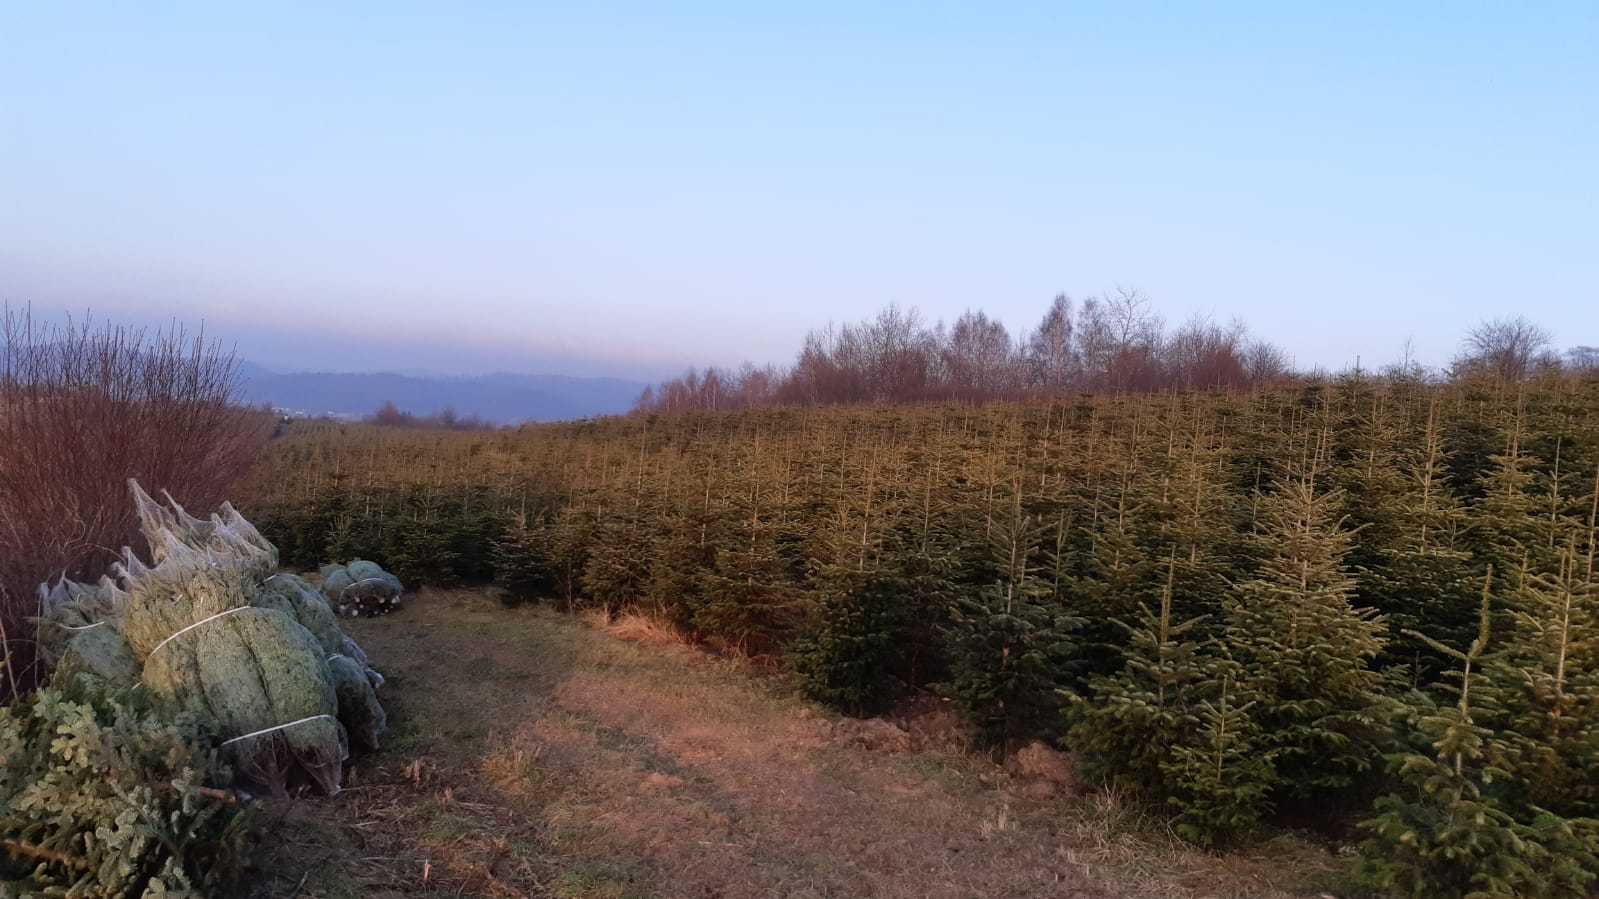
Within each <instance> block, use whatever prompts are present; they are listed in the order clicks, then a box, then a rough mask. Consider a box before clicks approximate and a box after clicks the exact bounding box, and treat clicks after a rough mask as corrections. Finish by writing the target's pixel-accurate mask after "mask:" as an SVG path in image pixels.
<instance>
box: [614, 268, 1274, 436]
mask: <svg viewBox="0 0 1599 899" xmlns="http://www.w3.org/2000/svg"><path fill="white" fill-rule="evenodd" d="M1289 374H1290V366H1289V360H1288V358H1287V356H1286V354H1284V353H1283V352H1282V351H1281V350H1280V349H1278V348H1277V347H1275V346H1272V345H1271V344H1269V343H1266V342H1265V341H1261V340H1257V339H1255V338H1252V337H1251V336H1250V335H1249V331H1248V329H1247V328H1246V327H1245V326H1244V324H1243V323H1242V322H1239V321H1233V322H1231V323H1228V324H1225V325H1223V324H1218V323H1217V322H1214V321H1212V320H1210V319H1208V318H1194V319H1191V320H1189V321H1187V322H1185V323H1183V324H1182V325H1180V326H1178V327H1177V328H1175V329H1168V328H1167V327H1166V324H1165V322H1164V320H1163V319H1162V318H1161V317H1160V316H1159V315H1157V314H1156V313H1155V311H1154V309H1153V308H1152V306H1151V304H1150V302H1149V300H1148V298H1147V297H1145V296H1144V295H1143V294H1141V293H1139V292H1138V291H1136V290H1126V289H1118V290H1117V291H1115V292H1113V293H1111V294H1110V295H1108V296H1104V297H1090V298H1088V299H1085V300H1083V301H1082V302H1081V303H1074V302H1073V301H1072V300H1071V298H1069V297H1067V296H1065V295H1064V294H1062V295H1060V296H1057V297H1056V298H1055V299H1054V301H1053V302H1052V303H1051V304H1050V306H1049V309H1048V310H1047V311H1046V312H1045V313H1044V317H1043V319H1042V320H1041V321H1040V322H1039V323H1038V325H1037V326H1036V327H1035V328H1033V329H1032V330H1031V331H1029V332H1027V333H1026V334H1024V335H1022V336H1021V337H1014V336H1012V334H1011V333H1010V332H1009V331H1008V330H1007V329H1006V327H1005V325H1004V324H1003V323H1001V322H1000V321H999V320H998V319H994V318H991V317H989V316H988V315H987V314H986V313H985V312H982V311H980V310H972V311H968V312H966V313H965V314H963V315H961V316H960V318H958V319H956V320H955V323H954V324H953V325H948V326H946V325H945V324H944V323H942V322H940V323H937V324H933V325H929V324H928V323H927V322H925V321H924V320H923V319H922V317H921V316H920V314H918V312H917V311H916V310H915V309H907V308H902V307H899V306H892V305H891V306H889V307H887V308H885V309H883V310H882V311H881V312H879V313H878V314H877V316H876V317H875V318H872V319H870V320H867V321H864V322H860V323H858V324H846V325H829V326H828V327H826V328H823V329H820V330H817V331H812V332H811V333H810V334H808V335H806V338H805V344H804V346H803V347H802V348H801V350H800V352H799V356H798V358H796V359H795V361H794V363H793V365H791V366H789V367H787V368H783V369H779V368H777V367H774V366H766V367H756V366H752V365H746V366H744V367H743V368H742V369H739V370H737V371H728V370H725V369H719V368H707V369H705V370H704V371H689V372H688V373H687V374H685V375H683V376H682V377H679V378H675V379H673V380H670V381H667V382H665V383H663V384H661V385H660V386H658V387H654V388H651V389H649V390H647V391H645V393H644V395H643V396H641V397H640V398H639V402H638V409H639V410H641V411H662V412H669V411H677V410H684V409H738V408H748V407H754V406H764V405H772V404H783V405H825V404H840V403H905V402H920V401H937V400H956V401H965V402H984V401H990V400H1005V399H1022V398H1026V397H1029V396H1038V395H1051V394H1059V393H1064V392H1069V391H1096V390H1109V391H1150V390H1164V389H1168V388H1173V387H1177V388H1190V389H1234V388H1241V387H1250V386H1254V385H1260V384H1268V383H1273V382H1276V381H1279V380H1282V379H1284V378H1286V377H1288V376H1289Z"/></svg>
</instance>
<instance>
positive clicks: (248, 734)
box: [222, 715, 334, 746]
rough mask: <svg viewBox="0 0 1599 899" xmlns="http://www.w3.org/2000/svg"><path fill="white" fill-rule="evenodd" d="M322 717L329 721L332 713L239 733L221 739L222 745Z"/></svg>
mask: <svg viewBox="0 0 1599 899" xmlns="http://www.w3.org/2000/svg"><path fill="white" fill-rule="evenodd" d="M323 718H326V719H328V720H329V721H332V720H334V718H333V716H332V715H312V716H311V717H309V718H301V719H300V720H299V721H290V722H289V723H288V724H279V725H277V726H276V727H264V728H262V729H260V730H257V731H252V732H250V733H247V734H241V735H239V736H237V737H234V738H233V739H231V740H223V741H222V745H223V746H226V745H228V744H229V743H237V742H239V741H240V740H248V739H250V738H251V737H259V736H261V735H262V734H269V733H272V732H273V731H275V730H283V729H284V728H286V727H293V726H295V725H296V724H304V723H305V722H307V721H318V720H321V719H323Z"/></svg>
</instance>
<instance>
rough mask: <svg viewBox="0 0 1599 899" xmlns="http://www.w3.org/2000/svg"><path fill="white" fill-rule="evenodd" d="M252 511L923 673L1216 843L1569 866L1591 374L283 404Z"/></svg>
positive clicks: (1596, 537)
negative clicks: (484, 421)
mask: <svg viewBox="0 0 1599 899" xmlns="http://www.w3.org/2000/svg"><path fill="white" fill-rule="evenodd" d="M249 505H250V510H249V511H250V514H251V516H252V519H253V520H256V521H258V522H260V523H261V524H262V525H263V526H264V529H265V530H267V532H268V533H269V535H270V536H271V537H272V539H274V540H275V541H277V542H278V544H279V546H280V547H282V549H283V553H284V556H285V559H286V560H287V561H289V562H291V563H292V562H299V563H301V564H305V565H310V564H312V563H314V562H315V561H317V560H321V559H326V558H341V559H342V558H346V557H355V556H363V557H369V558H373V559H375V560H377V561H379V562H380V563H381V564H383V565H385V566H386V567H389V568H391V569H392V570H394V571H396V572H397V573H398V574H399V575H400V576H401V577H402V578H403V579H405V580H406V581H408V582H424V583H434V584H450V583H457V582H463V583H481V582H486V581H490V580H493V581H496V582H497V583H498V584H499V586H500V588H501V591H502V593H503V594H504V595H505V597H506V598H507V600H508V601H511V602H515V601H523V600H526V601H548V602H551V603H555V604H557V605H560V606H564V607H578V606H597V607H603V608H605V609H607V610H610V611H613V612H614V611H617V610H620V609H622V608H624V607H628V608H636V609H640V610H644V611H647V612H648V613H650V614H653V615H655V616H658V617H659V618H661V619H663V620H665V621H669V622H671V623H672V624H673V625H675V626H676V627H677V628H679V629H681V630H682V632H683V633H684V634H685V635H688V636H690V637H692V638H694V639H697V640H701V641H705V642H707V643H711V644H716V645H720V646H724V647H736V648H739V649H742V650H743V651H746V652H750V653H761V654H774V655H779V656H780V657H782V658H783V659H784V660H785V662H786V664H787V665H788V666H789V667H790V669H791V670H792V671H794V672H795V673H796V675H797V678H798V680H799V682H800V683H801V684H802V685H803V687H804V689H805V690H806V691H807V692H808V693H810V694H811V695H812V696H814V697H815V698H817V699H819V700H821V701H823V702H826V703H829V704H831V705H833V706H835V707H837V708H838V709H840V710H843V711H845V712H848V713H851V714H873V713H877V712H879V711H881V710H883V709H886V708H888V707H889V706H891V705H892V704H893V703H895V702H896V701H897V700H899V699H900V698H902V697H903V696H905V695H906V694H907V693H909V692H912V691H921V690H934V691H939V692H942V693H943V694H944V695H946V696H948V697H950V698H951V699H953V700H954V701H955V702H956V703H957V704H958V705H959V707H960V708H961V709H962V710H963V711H964V712H965V714H966V716H967V717H968V719H969V721H970V722H971V724H972V726H973V728H974V730H975V732H976V733H977V734H978V735H979V738H980V739H981V740H982V741H983V742H984V743H985V744H986V745H988V746H990V747H992V748H994V750H995V751H996V752H1001V753H1002V752H1004V751H1005V750H1006V749H1007V748H1009V747H1013V746H1015V745H1017V744H1018V743H1019V742H1020V741H1024V740H1030V739H1036V738H1047V739H1056V740H1059V741H1060V743H1061V745H1063V746H1064V747H1066V748H1069V749H1070V750H1071V751H1073V752H1075V753H1077V754H1078V756H1079V759H1080V760H1081V764H1082V765H1083V766H1084V767H1085V768H1086V769H1087V770H1088V771H1089V772H1091V775H1092V776H1093V777H1095V778H1098V779H1100V780H1101V781H1104V782H1107V783H1114V784H1117V785H1119V786H1121V787H1124V788H1126V789H1128V790H1130V791H1132V792H1133V793H1135V794H1136V795H1137V796H1139V797H1141V799H1142V800H1143V801H1144V802H1146V803H1147V804H1148V805H1149V806H1150V807H1152V808H1157V809H1161V810H1164V812H1165V813H1166V814H1168V815H1169V816H1170V817H1171V819H1172V822H1173V826H1174V828H1175V829H1176V830H1177V832H1178V833H1180V834H1181V835H1183V836H1184V837H1185V838H1187V839H1189V840H1192V841H1194V842H1196V843H1199V844H1202V845H1207V846H1216V847H1222V846H1227V845H1231V844H1235V843H1237V842H1239V841H1241V840H1247V839H1249V838H1250V837H1251V836H1252V835H1255V834H1258V833H1259V832H1260V831H1261V830H1262V828H1263V827H1267V826H1271V825H1281V824H1284V823H1293V824H1295V825H1300V826H1305V825H1308V826H1317V827H1322V828H1325V829H1326V830H1328V831H1330V832H1335V833H1345V834H1347V833H1349V831H1348V830H1345V828H1348V827H1349V826H1351V825H1354V826H1355V828H1356V829H1355V830H1354V831H1353V832H1354V833H1355V834H1357V839H1359V840H1360V841H1361V845H1362V852H1361V858H1362V862H1361V875H1362V877H1364V878H1365V879H1366V881H1367V882H1368V883H1369V884H1370V885H1371V886H1373V887H1374V888H1376V889H1378V890H1381V891H1385V892H1390V893H1398V894H1402V895H1411V896H1455V895H1461V896H1464V895H1482V896H1500V895H1529V896H1530V895H1551V896H1586V895H1588V894H1589V891H1590V890H1592V889H1593V883H1594V880H1595V877H1596V876H1599V858H1596V856H1599V825H1596V823H1595V821H1596V819H1599V707H1596V704H1595V702H1596V699H1599V587H1596V581H1595V571H1594V565H1595V556H1596V545H1599V530H1596V517H1599V384H1596V383H1594V382H1591V381H1590V382H1581V381H1575V380H1551V381H1548V382H1544V383H1536V384H1528V385H1504V384H1475V385H1471V384H1467V385H1460V384H1456V385H1430V384H1423V383H1417V382H1407V381H1394V380H1377V379H1371V378H1366V377H1361V376H1358V375H1356V376H1349V377H1345V378H1342V379H1338V380H1332V381H1328V382H1326V383H1317V384H1311V385H1308V386H1301V387H1296V388H1293V389H1281V390H1272V391H1261V392H1255V393H1249V394H1225V395H1224V394H1203V393H1198V394H1170V395H1158V396H1122V397H1116V396H1083V397H1078V398H1074V399H1070V400H1065V399H1062V400H1057V401H1055V402H1040V403H1033V404H1003V405H991V406H980V407H974V406H954V405H949V406H924V407H917V408H879V409H861V408H851V409H831V410H829V409H803V410H801V409H791V410H783V409H776V410H762V411H749V412H742V413H731V414H690V415H682V416H637V417H631V418H623V419H609V420H600V421H585V422H578V423H570V424H562V425H546V426H527V427H523V428H520V429H516V430H505V431H498V432H486V433H464V434H463V433H448V432H436V431H406V430H400V429H386V428H378V427H372V426H357V425H333V424H326V423H306V424H302V425H299V426H297V427H296V428H295V429H293V430H291V432H290V433H289V434H288V435H287V436H286V437H284V438H282V439H280V440H279V441H278V442H277V443H276V444H275V445H274V447H273V449H272V451H271V453H270V454H269V457H268V459H267V461H266V462H265V463H264V464H263V465H262V467H261V468H260V469H259V470H258V471H257V472H256V474H255V476H254V481H253V486H252V487H251V495H250V496H249Z"/></svg>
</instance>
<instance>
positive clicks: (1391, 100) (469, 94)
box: [0, 0, 1599, 380]
mask: <svg viewBox="0 0 1599 899" xmlns="http://www.w3.org/2000/svg"><path fill="white" fill-rule="evenodd" d="M0 35H3V36H4V37H5V42H6V46H7V53H6V54H5V55H4V56H3V57H0V300H7V301H10V302H12V303H32V304H33V305H34V307H35V308H36V309H37V310H38V311H39V312H40V314H43V315H56V314H59V313H61V312H62V311H64V310H71V311H76V312H81V311H83V310H85V309H88V310H91V311H92V312H93V313H94V314H95V315H96V316H97V317H101V318H109V319H112V320H116V321H126V322H131V323H147V324H148V323H160V322H162V321H166V320H169V319H176V320H179V321H181V322H183V323H184V324H186V325H188V326H191V327H192V326H195V325H198V324H199V323H201V322H202V321H203V322H204V324H205V327H206V328H207V330H208V332H209V333H212V334H214V335H215V336H217V337H219V338H220V339H222V340H223V341H224V342H226V343H229V344H236V345H237V347H238V351H239V354H240V355H241V357H243V358H245V359H248V360H250V361H252V362H255V363H259V364H262V365H266V366H269V367H274V368H279V369H286V370H326V371H428V372H438V373H450V374H481V373H487V372H493V371H515V372H539V373H558V374H571V375H580V376H596V375H608V376H618V377H623V378H630V379H641V380H644V379H654V378H659V377H662V376H666V375H671V374H675V373H677V372H678V371H680V370H681V369H683V368H684V367H686V366H689V365H698V366H703V365H706V364H716V365H726V366H736V365H738V364H739V363H741V362H743V361H746V360H747V361H753V362H757V363H766V362H776V363H783V362H787V361H788V360H789V359H791V358H792V356H793V353H794V351H795V350H796V349H797V348H798V346H799V344H800V341H801V339H802V338H803V336H804V333H805V331H806V330H808V329H810V328H813V327H818V326H821V325H824V324H826V323H827V322H828V321H830V320H831V321H851V320H856V319H859V318H862V317H865V316H868V315H870V314H872V313H873V312H874V311H875V310H877V309H878V308H880V307H881V306H883V305H884V304H886V303H889V302H897V303H900V304H902V305H908V306H916V307H918V308H919V309H920V310H921V311H922V312H923V313H924V315H925V316H926V317H928V318H929V319H944V320H946V321H949V320H953V319H954V318H955V317H956V316H958V315H959V314H960V313H961V312H962V311H963V310H965V309H966V308H968V307H973V308H983V309H985V310H987V311H988V312H989V313H990V314H992V315H995V316H997V317H998V318H1000V319H1002V320H1003V321H1004V322H1005V324H1006V325H1007V326H1008V327H1009V328H1010V330H1011V332H1012V334H1013V335H1020V334H1021V333H1022V332H1025V331H1026V330H1027V329H1029V328H1031V327H1032V326H1033V325H1034V324H1035V323H1036V322H1037V321H1038V319H1039V317H1040V316H1041V315H1042V314H1043V312H1044V310H1045V307H1046V306H1047V304H1048V302H1049V300H1050V298H1051V297H1052V296H1053V295H1054V294H1056V293H1058V292H1063V291H1064V292H1066V293H1069V294H1071V295H1072V296H1074V297H1078V298H1081V297H1084V296H1087V295H1091V294H1097V293H1102V292H1104V291H1107V290H1110V289H1112V288H1113V287H1114V286H1116V285H1118V284H1121V285H1128V286H1136V287H1138V288H1139V289H1141V290H1142V291H1143V292H1145V293H1146V294H1148V295H1149V296H1150V297H1151V298H1152V299H1153V301H1154V305H1155V307H1156V308H1157V309H1158V310H1159V311H1160V312H1161V313H1163V314H1164V315H1165V316H1166V317H1167V318H1168V319H1169V320H1172V321H1180V320H1182V319H1184V318H1186V317H1187V316H1188V315H1190V314H1193V313H1202V314H1213V315H1215V316H1216V317H1217V318H1219V319H1222V320H1226V319H1230V318H1233V317H1235V316H1236V317H1238V318H1240V319H1242V320H1244V321H1245V322H1247V323H1248V324H1249V326H1250V327H1251V329H1252V331H1253V332H1254V333H1255V334H1257V335H1258V336H1260V337H1263V338H1265V339H1267V340H1270V341H1272V342H1274V343H1277V344H1279V345H1281V346H1282V347H1283V348H1284V349H1285V350H1287V351H1288V352H1289V353H1290V354H1291V355H1292V356H1293V358H1294V360H1295V361H1296V363H1298V364H1300V365H1303V366H1314V365H1323V366H1327V367H1333V368H1337V367H1341V366H1343V365H1346V364H1348V363H1349V362H1351V361H1353V359H1354V358H1355V357H1357V356H1359V357H1362V358H1364V359H1365V360H1367V361H1368V362H1371V361H1379V362H1380V361H1385V360H1389V359H1393V358H1395V357H1397V356H1398V354H1399V352H1400V345H1401V344H1402V343H1403V342H1404V340H1405V339H1406V338H1407V337H1413V338H1414V339H1415V343H1416V351H1417V354H1418V356H1419V358H1420V360H1421V361H1422V362H1424V363H1430V364H1440V363H1442V362H1444V361H1446V360H1447V358H1448V357H1449V355H1450V353H1451V352H1452V351H1453V349H1454V348H1455V345H1456V343H1457V341H1458V339H1459V337H1460V335H1461V333H1462V332H1463V331H1464V330H1465V329H1466V328H1467V327H1469V326H1471V325H1472V324H1474V323H1476V322H1477V321H1480V320H1481V319H1483V318H1485V317H1488V316H1493V315H1499V314H1507V313H1508V314H1524V315H1526V316H1527V317H1529V318H1531V319H1533V320H1535V321H1537V322H1539V323H1541V324H1543V325H1545V326H1546V327H1548V328H1549V329H1550V330H1551V331H1552V332H1553V333H1554V335H1555V338H1556V342H1557V344H1558V345H1560V346H1562V347H1567V346H1572V345H1576V344H1583V343H1587V344H1594V343H1599V290H1596V288H1599V241H1596V240H1595V234H1596V231H1595V228H1594V221H1595V216H1596V213H1599V171H1596V168H1595V166H1594V165H1593V161H1594V160H1595V159H1599V54H1595V53H1593V47H1595V46H1599V6H1595V5H1593V4H1591V3H1566V4H1549V5H1545V6H1543V7H1541V8H1540V9H1539V10H1538V11H1536V12H1535V13H1534V12H1527V11H1515V10H1510V9H1508V8H1504V7H1501V6H1498V5H1491V4H1481V5H1476V6H1466V5H1459V6H1452V7H1449V8H1448V9H1444V8H1438V9H1435V10H1430V11H1419V10H1389V9H1368V10H1364V11H1348V10H1340V11H1336V12H1333V11H1328V12H1304V11H1297V10H1287V9H1283V8H1280V7H1278V6H1277V5H1273V4H1230V5H1228V6H1227V7H1226V8H1225V9H1219V10H1206V11H1203V12H1197V11H1196V12H1167V11H1160V12H1157V11H1155V9H1154V8H1153V7H1149V8H1142V9H1136V10H1135V9H1132V8H1129V7H1125V6H1122V5H1116V6H1110V5H1105V6H1101V7H1090V6H1082V7H1077V8H1075V9H1074V10H1072V11H1061V10H1056V9H1054V8H1053V7H1052V6H1050V5H1021V6H1013V7H1011V8H1009V9H1008V10H1007V11H1003V12H995V11H993V10H988V9H980V8H977V7H970V8H963V7H958V6H954V5H949V6H941V7H935V8H926V7H920V6H918V7H909V6H906V7H903V8H898V9H895V8H890V7H886V6H885V7H883V8H874V9H872V10H870V11H867V10H862V9H858V8H856V7H855V6H854V5H850V4H810V5H807V6H806V7H804V8H803V9H791V10H786V11H772V10H761V11H756V10H751V9H747V8H744V7H741V6H735V5H732V4H723V3H717V2H703V0H702V2H695V3H691V4H681V5H677V6H675V7H674V9H673V11H672V12H670V13H667V12H665V11H662V10H659V9H657V8H653V7H649V6H643V5H640V6H636V7H622V6H617V7H610V8H607V9H605V10H599V11H596V10H585V11H577V10H571V9H559V8H554V7H537V6H527V5H522V4H503V5H502V4H489V5H482V6H476V7H473V8H472V9H471V10H470V11H455V12H445V11H429V10H425V9H422V8H419V7H412V6H395V5H383V6H378V5H376V4H364V3H357V4H350V5H347V6H345V7H343V8H342V9H340V10H328V9H321V8H314V7H309V6H307V7H294V8H292V9H291V8H290V7H274V8H273V10H272V12H271V13H270V14H260V13H251V12H246V11H237V10H222V9H216V8H213V7H211V6H210V5H204V4H191V3H175V4H167V5H162V6H160V7H159V8H157V7H121V8H119V7H114V6H111V5H104V6H102V5H90V7H89V8H87V9H85V8H83V7H71V8H68V7H64V6H57V7H51V6H47V5H33V6H20V5H19V6H16V7H12V8H8V9H6V10H4V11H0Z"/></svg>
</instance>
